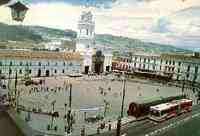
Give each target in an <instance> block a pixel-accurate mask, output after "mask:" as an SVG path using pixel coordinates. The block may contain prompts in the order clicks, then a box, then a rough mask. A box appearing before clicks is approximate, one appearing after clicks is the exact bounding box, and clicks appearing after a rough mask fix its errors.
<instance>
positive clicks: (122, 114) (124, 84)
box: [121, 79, 126, 118]
mask: <svg viewBox="0 0 200 136" xmlns="http://www.w3.org/2000/svg"><path fill="white" fill-rule="evenodd" d="M125 87H126V80H125V79H124V80H123V97H122V105H121V118H123V117H124V99H125V93H126V90H125Z"/></svg>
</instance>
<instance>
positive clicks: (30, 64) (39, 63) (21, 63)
mask: <svg viewBox="0 0 200 136" xmlns="http://www.w3.org/2000/svg"><path fill="white" fill-rule="evenodd" d="M19 65H20V66H23V62H20V63H19ZM25 65H26V66H32V63H31V62H30V63H28V62H26V64H25ZM54 65H55V66H58V63H57V62H55V64H54ZM66 65H67V64H66V63H65V62H63V66H66ZM0 66H3V62H1V61H0ZM9 66H13V62H12V61H10V63H9ZM38 66H42V63H41V62H38ZM46 66H50V63H49V62H47V64H46ZM68 66H73V63H72V62H70V63H69V64H68ZM80 66H81V64H80Z"/></svg>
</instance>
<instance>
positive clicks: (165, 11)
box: [0, 0, 200, 48]
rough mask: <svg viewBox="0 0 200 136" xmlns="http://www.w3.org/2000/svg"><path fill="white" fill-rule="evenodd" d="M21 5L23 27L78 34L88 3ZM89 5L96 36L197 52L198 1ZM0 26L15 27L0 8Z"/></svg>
mask: <svg viewBox="0 0 200 136" xmlns="http://www.w3.org/2000/svg"><path fill="white" fill-rule="evenodd" d="M23 1H24V2H25V3H26V4H28V7H29V11H28V13H27V15H26V18H25V20H24V22H23V25H41V26H47V27H53V28H59V29H73V30H77V21H78V19H79V16H80V14H81V12H82V11H83V10H85V9H84V5H85V3H86V1H87V0H23ZM114 1H115V2H114ZM89 3H90V5H91V7H90V8H89V10H91V11H92V13H93V15H94V17H95V22H96V33H108V34H113V35H122V36H127V37H131V38H137V39H141V40H144V41H149V42H157V43H163V44H172V45H176V46H178V47H187V48H200V44H199V43H200V39H199V37H200V25H199V24H200V0H185V1H184V2H183V1H182V0H89ZM0 22H4V23H8V24H16V22H14V21H12V20H11V17H10V10H9V9H8V8H7V7H5V6H1V7H0Z"/></svg>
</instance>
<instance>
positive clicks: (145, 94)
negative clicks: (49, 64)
mask: <svg viewBox="0 0 200 136" xmlns="http://www.w3.org/2000/svg"><path fill="white" fill-rule="evenodd" d="M42 79H44V80H45V84H43V85H40V86H37V88H38V90H37V91H33V89H31V88H34V87H36V86H29V87H25V86H22V85H19V86H18V90H20V99H19V104H20V105H23V106H25V107H26V108H29V109H32V108H36V109H38V108H40V109H42V111H51V110H52V106H51V103H52V102H53V101H54V100H55V101H56V103H55V110H56V111H58V112H59V114H60V117H59V118H58V119H55V121H54V124H55V125H57V126H58V132H59V133H60V134H63V133H64V124H65V123H66V122H65V120H64V119H63V117H64V114H65V106H64V104H65V103H67V104H68V101H69V83H72V111H73V112H72V114H73V115H74V117H75V120H76V123H75V124H74V132H73V134H74V135H76V136H77V135H79V134H80V130H81V128H82V127H83V125H84V126H85V128H86V133H88V134H91V133H96V130H97V127H98V126H99V124H100V122H97V123H93V124H92V123H85V121H84V115H85V114H84V109H90V108H96V109H98V108H99V110H91V111H89V110H88V111H87V114H86V116H93V115H97V114H100V115H102V116H103V115H104V105H105V103H104V101H105V100H106V101H107V102H109V104H110V107H109V110H108V111H107V112H106V118H105V119H106V122H107V121H108V120H111V121H113V122H114V121H116V119H117V117H118V116H119V115H120V110H121V102H122V88H123V82H122V81H118V80H113V78H111V77H101V76H98V77H96V76H95V77H88V76H84V77H79V78H69V77H57V78H54V77H53V78H42ZM34 80H39V79H34ZM47 87H48V90H49V91H45V88H47ZM185 93H187V94H188V95H189V96H190V97H191V98H192V99H194V100H195V94H193V93H191V90H187V89H186V90H185ZM179 94H182V91H181V88H178V87H173V86H168V85H166V84H159V83H156V82H153V81H147V80H141V79H134V81H127V82H126V94H125V107H124V115H125V116H127V113H126V111H127V109H128V105H129V103H130V102H132V101H138V100H141V99H153V98H156V97H166V96H174V95H179ZM26 114H27V113H25V112H22V114H21V116H22V117H23V118H24V117H25V116H26ZM50 122H51V118H50V117H49V116H47V115H38V114H31V121H30V122H29V124H30V126H31V127H32V128H33V129H34V130H40V131H46V130H47V124H50Z"/></svg>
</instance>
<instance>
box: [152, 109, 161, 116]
mask: <svg viewBox="0 0 200 136" xmlns="http://www.w3.org/2000/svg"><path fill="white" fill-rule="evenodd" d="M151 115H153V116H157V117H159V116H160V113H159V111H156V110H152V111H151Z"/></svg>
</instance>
